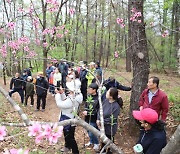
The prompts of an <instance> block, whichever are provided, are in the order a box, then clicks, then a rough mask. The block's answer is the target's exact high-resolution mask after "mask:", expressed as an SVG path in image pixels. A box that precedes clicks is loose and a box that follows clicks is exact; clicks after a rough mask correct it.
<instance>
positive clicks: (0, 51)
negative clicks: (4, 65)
mask: <svg viewBox="0 0 180 154" xmlns="http://www.w3.org/2000/svg"><path fill="white" fill-rule="evenodd" d="M6 48H7V47H6V45H5V44H3V45H2V47H1V48H0V53H1V55H2V57H6V56H7V50H6Z"/></svg>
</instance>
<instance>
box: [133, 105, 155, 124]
mask: <svg viewBox="0 0 180 154" xmlns="http://www.w3.org/2000/svg"><path fill="white" fill-rule="evenodd" d="M133 117H134V118H135V119H137V120H145V121H147V122H148V123H150V124H154V123H156V122H157V121H158V114H157V112H156V111H155V110H153V109H151V108H145V109H143V110H141V111H133Z"/></svg>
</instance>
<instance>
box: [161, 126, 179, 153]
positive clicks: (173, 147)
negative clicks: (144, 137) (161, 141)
mask: <svg viewBox="0 0 180 154" xmlns="http://www.w3.org/2000/svg"><path fill="white" fill-rule="evenodd" d="M179 147H180V125H179V126H178V127H177V129H176V131H175V132H174V134H173V135H172V136H171V139H170V141H169V142H168V144H167V145H166V146H165V147H164V148H163V150H162V151H161V154H171V153H173V154H178V153H180V149H179Z"/></svg>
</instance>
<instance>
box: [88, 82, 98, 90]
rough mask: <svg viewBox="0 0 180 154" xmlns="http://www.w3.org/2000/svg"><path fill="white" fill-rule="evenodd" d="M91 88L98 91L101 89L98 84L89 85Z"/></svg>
mask: <svg viewBox="0 0 180 154" xmlns="http://www.w3.org/2000/svg"><path fill="white" fill-rule="evenodd" d="M89 88H92V89H96V90H98V88H99V87H98V85H97V84H96V83H91V84H90V85H89Z"/></svg>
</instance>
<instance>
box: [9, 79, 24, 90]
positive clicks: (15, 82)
mask: <svg viewBox="0 0 180 154" xmlns="http://www.w3.org/2000/svg"><path fill="white" fill-rule="evenodd" d="M23 85H24V82H23V79H22V78H20V77H18V78H15V77H13V78H12V79H11V82H10V89H12V88H13V86H14V89H16V90H19V89H22V88H23Z"/></svg>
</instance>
